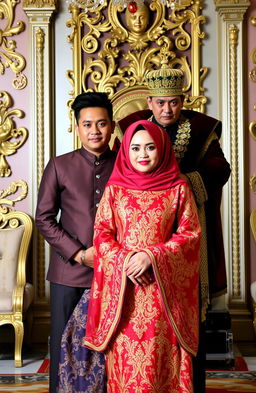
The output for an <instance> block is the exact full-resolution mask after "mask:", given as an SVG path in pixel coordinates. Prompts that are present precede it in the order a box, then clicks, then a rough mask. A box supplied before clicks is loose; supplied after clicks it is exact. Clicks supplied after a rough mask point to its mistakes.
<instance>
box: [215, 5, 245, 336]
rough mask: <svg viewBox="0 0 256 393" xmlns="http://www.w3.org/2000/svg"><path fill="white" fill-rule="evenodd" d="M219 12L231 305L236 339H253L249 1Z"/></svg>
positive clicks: (226, 247) (220, 98)
mask: <svg viewBox="0 0 256 393" xmlns="http://www.w3.org/2000/svg"><path fill="white" fill-rule="evenodd" d="M215 4H216V9H217V12H218V16H219V18H218V28H217V32H218V43H219V56H218V58H219V64H218V66H219V69H218V74H219V96H218V100H219V111H220V118H221V119H222V122H223V138H222V139H223V150H224V152H225V155H226V157H227V159H228V160H229V162H230V164H231V170H232V172H231V178H230V180H229V183H228V185H227V187H225V188H224V197H223V229H224V240H225V251H226V261H227V273H228V307H229V311H230V313H231V316H232V330H233V333H234V337H235V339H236V340H243V339H249V338H250V337H252V336H251V335H252V334H253V329H252V320H251V314H250V311H249V308H248V298H247V293H248V277H247V271H248V255H247V245H246V229H245V228H246V212H245V205H246V203H245V200H246V194H245V190H246V184H245V168H244V163H245V156H244V154H245V141H244V135H245V132H244V123H245V122H244V117H245V114H244V108H246V105H245V102H244V100H245V99H246V96H245V94H244V80H243V79H244V78H243V75H244V64H245V60H246V53H244V47H243V43H244V29H245V28H244V24H243V20H244V15H245V12H246V10H247V8H248V7H249V6H250V2H249V1H247V0H215Z"/></svg>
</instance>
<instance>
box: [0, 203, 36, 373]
mask: <svg viewBox="0 0 256 393" xmlns="http://www.w3.org/2000/svg"><path fill="white" fill-rule="evenodd" d="M31 235H32V220H31V218H30V217H29V216H28V215H27V214H25V213H22V212H18V211H15V210H9V209H6V211H3V210H2V211H0V325H4V324H11V325H13V327H14V330H15V355H14V359H15V367H22V356H21V352H22V343H23V336H24V326H23V320H24V314H25V313H26V311H27V310H28V308H29V306H30V305H31V303H32V301H33V296H34V293H33V286H32V285H31V284H29V283H26V261H27V254H28V250H29V244H30V240H31ZM29 320H30V323H32V319H31V316H30V319H29Z"/></svg>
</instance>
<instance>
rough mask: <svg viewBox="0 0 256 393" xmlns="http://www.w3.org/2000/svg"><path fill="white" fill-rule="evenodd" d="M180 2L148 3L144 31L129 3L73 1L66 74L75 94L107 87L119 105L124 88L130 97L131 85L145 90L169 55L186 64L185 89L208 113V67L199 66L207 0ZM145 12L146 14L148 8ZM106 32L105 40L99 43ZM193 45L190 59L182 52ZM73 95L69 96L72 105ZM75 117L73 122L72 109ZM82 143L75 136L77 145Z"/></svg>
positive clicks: (178, 64) (176, 64)
mask: <svg viewBox="0 0 256 393" xmlns="http://www.w3.org/2000/svg"><path fill="white" fill-rule="evenodd" d="M181 3H182V4H179V5H177V6H176V8H175V9H174V10H172V11H170V10H169V9H168V8H167V7H165V6H164V5H163V4H162V3H160V2H159V1H157V0H152V1H151V2H145V4H146V7H148V12H149V14H150V18H149V19H150V21H151V22H150V23H147V22H146V23H145V24H144V26H143V28H141V29H140V31H136V29H135V28H133V27H132V26H131V24H130V23H128V22H129V20H128V19H129V15H128V16H127V14H126V13H125V10H124V7H123V6H118V7H116V6H115V5H114V4H113V2H112V1H109V2H107V1H104V3H103V4H102V5H100V6H99V7H98V8H96V9H95V10H92V11H91V12H90V13H86V12H81V11H80V10H79V8H78V7H76V6H75V5H74V4H71V5H70V7H69V11H70V13H71V14H72V18H71V19H69V20H68V21H67V26H68V27H70V28H71V29H72V32H71V34H70V36H69V41H70V42H71V43H72V44H73V64H74V70H70V71H68V73H67V75H68V79H69V81H70V82H71V85H72V91H71V92H70V94H71V95H73V98H74V96H76V95H77V94H80V93H81V92H82V91H104V92H106V93H108V94H109V97H110V98H111V99H112V102H113V105H114V106H115V101H116V100H117V99H119V97H120V91H122V95H124V96H125V95H126V94H128V93H129V94H130V92H131V89H132V88H134V89H135V90H136V89H138V88H141V89H142V90H145V82H144V76H145V74H146V73H147V72H148V71H150V70H152V69H154V68H158V67H159V66H160V63H161V61H162V60H163V59H167V60H168V64H169V65H170V66H172V67H176V68H182V70H183V71H184V73H185V75H186V86H185V93H187V94H188V92H189V91H190V92H191V94H190V96H188V97H187V99H186V104H187V107H190V108H193V109H195V110H200V111H202V112H203V111H204V106H205V103H206V98H205V97H204V96H203V95H202V93H203V90H204V89H203V87H202V83H203V80H204V78H205V76H206V73H207V68H206V67H201V66H200V50H199V48H200V44H201V40H202V39H203V38H204V33H202V32H201V29H200V26H201V24H202V23H204V22H205V18H204V17H203V16H202V15H201V10H202V6H203V1H202V0H198V1H192V0H184V1H182V2H181ZM143 12H144V13H145V15H146V14H147V11H146V10H145V8H144V10H143ZM127 24H128V26H127ZM189 26H190V28H189ZM102 37H103V38H104V41H103V40H102V41H101V42H100V39H101V38H102ZM188 50H191V56H192V61H191V64H189V62H188V56H187V54H186V53H183V52H185V51H188ZM92 55H94V56H92ZM73 98H72V99H70V100H69V101H68V106H69V108H70V105H71V103H72V100H73ZM70 118H71V119H72V123H74V119H73V114H72V111H70ZM72 129H74V127H73V124H72V127H71V128H70V130H72ZM78 144H79V143H78V140H77V138H76V137H75V147H77V145H78Z"/></svg>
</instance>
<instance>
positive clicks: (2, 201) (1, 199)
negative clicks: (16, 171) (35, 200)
mask: <svg viewBox="0 0 256 393" xmlns="http://www.w3.org/2000/svg"><path fill="white" fill-rule="evenodd" d="M19 188H21V193H20V195H19V196H17V197H16V198H14V199H10V198H7V197H8V196H10V195H13V194H15V193H16V192H17V190H18V189H19ZM27 194H28V185H27V183H26V182H25V181H24V180H18V181H16V182H12V183H11V184H10V186H9V187H8V188H6V189H5V190H0V213H4V214H6V213H8V211H10V208H9V207H8V206H14V204H15V203H16V202H19V201H22V200H23V199H25V198H26V196H27ZM4 205H7V206H4Z"/></svg>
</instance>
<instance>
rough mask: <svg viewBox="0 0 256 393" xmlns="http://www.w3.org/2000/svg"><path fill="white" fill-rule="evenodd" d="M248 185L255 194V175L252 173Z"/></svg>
mask: <svg viewBox="0 0 256 393" xmlns="http://www.w3.org/2000/svg"><path fill="white" fill-rule="evenodd" d="M250 187H251V190H252V192H254V194H256V175H252V176H251V177H250Z"/></svg>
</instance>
